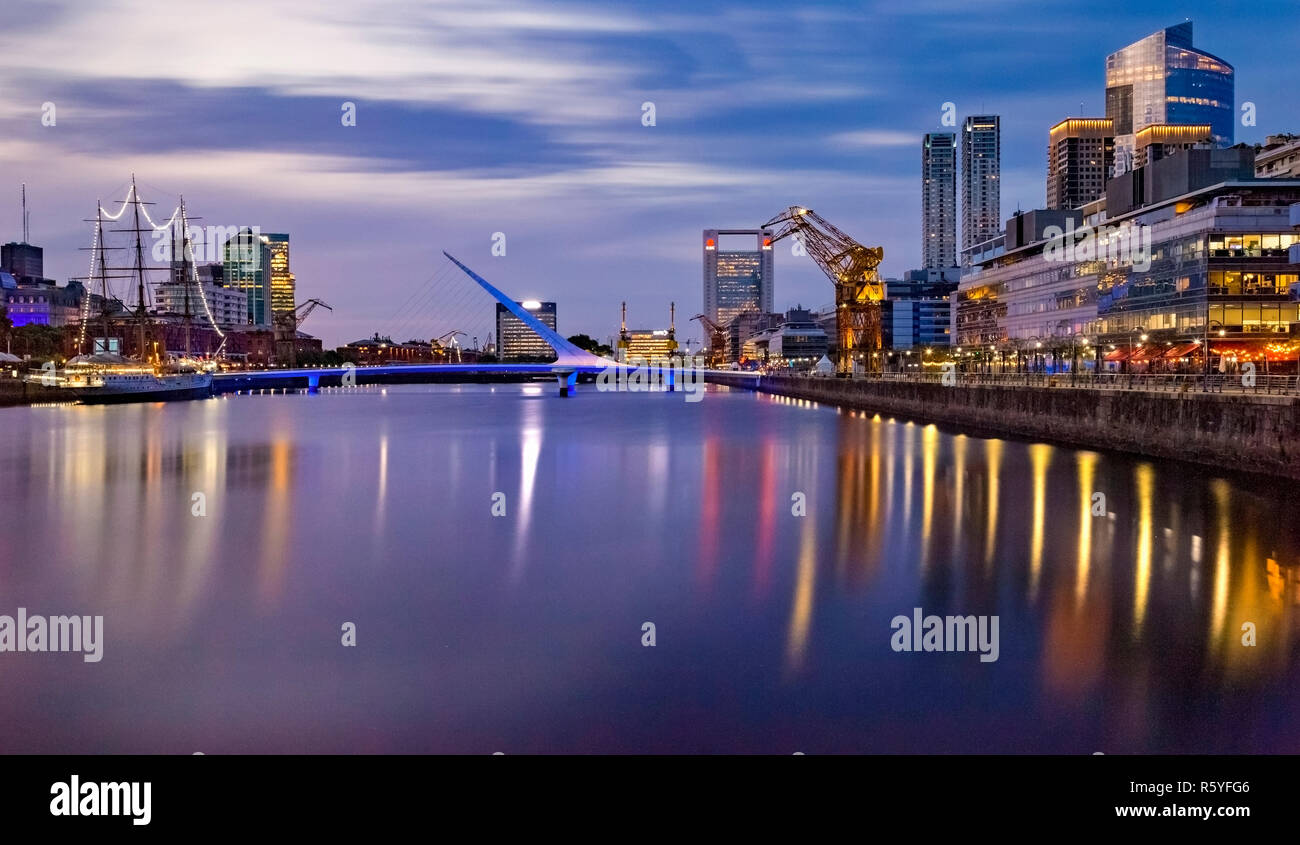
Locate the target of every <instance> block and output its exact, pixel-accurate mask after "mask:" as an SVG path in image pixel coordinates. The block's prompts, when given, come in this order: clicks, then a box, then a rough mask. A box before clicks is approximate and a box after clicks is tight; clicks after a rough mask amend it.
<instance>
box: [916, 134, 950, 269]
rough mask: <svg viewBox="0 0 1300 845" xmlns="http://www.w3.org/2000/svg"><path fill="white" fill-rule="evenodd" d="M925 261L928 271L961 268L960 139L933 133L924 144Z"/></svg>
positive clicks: (922, 212)
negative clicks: (959, 226)
mask: <svg viewBox="0 0 1300 845" xmlns="http://www.w3.org/2000/svg"><path fill="white" fill-rule="evenodd" d="M921 257H922V259H923V260H924V262H925V265H924V266H925V269H927V270H942V269H943V268H945V267H955V266H956V264H957V136H956V135H954V134H953V133H951V132H930V133H927V134H926V136H925V139H924V140H923V141H922V143H921Z"/></svg>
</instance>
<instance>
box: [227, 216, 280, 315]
mask: <svg viewBox="0 0 1300 845" xmlns="http://www.w3.org/2000/svg"><path fill="white" fill-rule="evenodd" d="M221 265H222V274H223V276H224V277H225V281H226V286H227V287H231V288H236V289H238V290H242V291H243V292H244V294H245V295H246V296H247V297H248V324H249V325H252V326H270V325H271V308H270V304H271V246H270V242H269V241H268V240H267V239H266V238H265V237H264V236H263V235H261V234H260V233H259V232H257V231H256V230H255V229H249V228H243V229H240V230H239V231H238V232H237V233H235V235H234V237H232V238H230V240H228V241H226V243H225V249H224V253H223V255H222V261H221Z"/></svg>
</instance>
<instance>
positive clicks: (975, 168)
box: [961, 114, 1002, 249]
mask: <svg viewBox="0 0 1300 845" xmlns="http://www.w3.org/2000/svg"><path fill="white" fill-rule="evenodd" d="M1001 229H1002V119H1001V118H1000V117H998V116H997V115H996V114H981V115H972V116H970V117H968V118H966V122H965V124H964V125H963V127H962V133H961V244H962V248H963V249H965V248H968V247H970V246H972V245H973V244H977V243H981V242H982V241H986V240H988V239H989V238H991V237H994V236H996V235H997V233H998V232H999V231H1000V230H1001Z"/></svg>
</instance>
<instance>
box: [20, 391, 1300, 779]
mask: <svg viewBox="0 0 1300 845" xmlns="http://www.w3.org/2000/svg"><path fill="white" fill-rule="evenodd" d="M553 393H554V387H553V385H547V386H545V387H541V386H524V385H497V386H495V387H491V386H482V385H474V386H469V385H466V386H454V385H452V386H409V387H389V388H387V389H382V388H377V387H376V388H361V389H353V390H341V391H334V392H329V391H327V392H324V393H321V394H319V395H311V396H309V395H301V394H297V395H275V396H269V395H268V396H237V397H226V398H221V399H214V400H210V401H203V402H190V403H172V404H167V405H137V406H124V407H100V408H94V407H52V408H17V409H7V410H0V519H2V520H3V524H4V535H3V537H4V544H3V550H2V551H0V614H7V615H10V616H13V615H15V614H16V612H17V608H19V607H24V608H26V609H27V612H28V613H29V614H38V613H40V614H46V615H56V614H92V615H94V614H102V615H103V617H104V645H103V659H102V660H101V661H100V662H98V663H87V662H85V661H84V660H82V658H81V657H80V656H79V655H77V654H68V653H59V654H55V653H38V654H32V653H14V652H5V653H0V724H3V725H4V728H3V729H2V730H0V751H3V752H9V753H13V752H77V753H80V752H92V753H93V752H128V753H137V752H149V753H180V754H189V753H192V752H194V751H203V752H205V753H209V754H213V753H232V752H249V753H252V752H268V753H278V752H460V753H475V754H486V753H491V752H495V751H502V752H505V753H509V754H519V753H530V752H772V753H781V754H789V753H792V752H794V751H803V752H806V753H809V754H814V753H837V752H905V751H917V752H1013V753H1014V752H1065V753H1080V754H1087V753H1092V752H1094V751H1104V752H1105V753H1107V754H1118V753H1131V752H1193V751H1195V752H1247V751H1254V752H1291V753H1294V752H1297V751H1300V729H1298V728H1297V727H1296V725H1297V724H1300V694H1298V693H1300V665H1298V662H1297V652H1298V650H1300V649H1298V647H1297V633H1298V627H1300V622H1298V620H1300V614H1298V612H1297V605H1298V604H1300V581H1298V577H1297V563H1298V562H1300V527H1298V526H1297V524H1296V521H1295V520H1294V518H1293V516H1292V515H1293V514H1294V513H1295V508H1296V495H1295V493H1296V488H1295V485H1293V484H1291V483H1287V482H1283V481H1265V480H1260V479H1233V478H1229V477H1219V476H1216V475H1215V474H1213V473H1207V472H1203V471H1200V470H1196V469H1192V468H1189V467H1187V466H1182V465H1176V464H1169V463H1161V462H1150V461H1143V460H1138V459H1132V458H1129V457H1124V456H1117V455H1109V454H1100V453H1096V452H1086V451H1079V450H1073V449H1065V448H1057V447H1053V446H1047V445H1043V444H1033V443H1023V442H1017V441H1007V440H996V439H983V438H978V437H972V436H965V435H961V434H953V433H950V432H947V431H942V430H939V429H936V428H935V427H933V426H926V425H922V424H913V423H907V422H904V421H894V420H889V419H879V418H877V419H873V418H871V417H870V416H867V415H855V414H851V413H849V412H838V411H837V410H836V409H834V408H829V407H825V406H822V407H817V406H814V405H812V404H811V403H807V402H800V401H795V400H787V399H781V398H776V397H770V396H763V395H757V394H751V393H748V392H741V391H726V390H723V389H716V388H711V389H710V391H709V393H708V395H707V396H706V397H705V398H704V401H701V402H698V403H688V402H685V401H683V399H682V395H681V394H677V395H662V394H661V395H647V394H626V393H625V394H597V393H596V392H594V391H593V390H592V389H591V388H584V389H583V390H582V391H581V392H580V395H578V396H577V397H575V398H571V399H559V398H556V397H555V396H554V395H553ZM498 492H499V493H502V494H504V504H505V511H506V515H505V516H493V515H492V508H493V502H494V494H496V493H498ZM1099 492H1100V493H1103V494H1104V495H1105V503H1104V508H1105V511H1106V512H1107V515H1106V516H1093V515H1092V508H1093V504H1094V494H1095V493H1099ZM195 493H202V494H203V496H204V497H205V500H204V504H205V506H206V516H194V515H192V511H193V509H195V508H196V503H195V500H194V494H195ZM796 493H802V494H803V496H804V499H805V501H806V514H807V515H806V516H803V517H800V516H795V515H793V514H792V508H796V505H797V502H796V501H795V500H794V499H792V497H793V496H794V494H796ZM498 500H499V499H498ZM916 607H920V608H922V609H923V612H924V613H925V614H926V615H929V614H936V615H967V614H973V615H987V616H992V615H996V616H997V617H998V619H999V655H998V659H997V660H996V661H995V662H981V660H980V659H979V655H978V653H975V652H958V653H950V652H920V653H904V652H895V651H894V650H893V649H892V648H891V646H890V641H891V635H892V634H893V631H892V629H891V620H892V619H893V618H894V617H895V616H899V615H903V616H909V617H910V616H911V614H912V609H913V608H916ZM347 622H351V623H354V624H355V626H356V645H355V647H345V646H343V645H342V643H341V639H342V633H341V632H342V626H343V624H344V623H347ZM645 622H652V623H653V624H654V625H655V638H656V644H655V646H654V647H653V648H651V647H645V646H643V645H642V637H643V634H642V626H643V623H645ZM1247 622H1250V623H1253V624H1254V626H1255V630H1256V641H1257V645H1255V646H1246V645H1243V644H1242V637H1243V636H1244V635H1243V631H1242V625H1243V623H1247Z"/></svg>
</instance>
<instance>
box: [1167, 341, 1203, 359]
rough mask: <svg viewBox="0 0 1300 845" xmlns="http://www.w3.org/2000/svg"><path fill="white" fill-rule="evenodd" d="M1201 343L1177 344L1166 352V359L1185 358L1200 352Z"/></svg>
mask: <svg viewBox="0 0 1300 845" xmlns="http://www.w3.org/2000/svg"><path fill="white" fill-rule="evenodd" d="M1200 348H1201V345H1200V344H1199V343H1176V344H1174V345H1173V346H1171V347H1169V348H1168V349H1166V350H1165V357H1166V358H1185V357H1187V356H1188V355H1190V354H1192V353H1193V352H1197V351H1199V350H1200Z"/></svg>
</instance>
